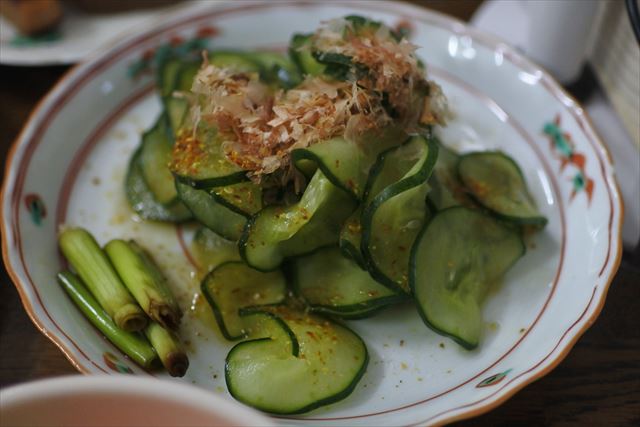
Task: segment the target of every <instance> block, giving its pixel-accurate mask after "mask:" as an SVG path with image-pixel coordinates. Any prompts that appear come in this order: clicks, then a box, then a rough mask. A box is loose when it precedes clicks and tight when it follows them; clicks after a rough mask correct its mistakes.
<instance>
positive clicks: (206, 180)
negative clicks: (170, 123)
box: [170, 123, 248, 189]
mask: <svg viewBox="0 0 640 427" xmlns="http://www.w3.org/2000/svg"><path fill="white" fill-rule="evenodd" d="M170 169H171V172H173V174H174V175H175V176H176V177H177V178H178V180H180V181H182V182H184V183H188V184H190V185H191V186H192V187H195V188H204V189H208V188H213V187H224V186H226V185H231V184H237V183H238V182H242V181H248V178H247V174H246V171H244V170H242V168H240V166H238V165H236V164H235V163H232V162H230V161H229V160H227V157H226V155H225V153H224V150H223V149H222V140H221V139H220V138H219V137H218V136H217V131H216V129H215V128H213V127H208V126H206V125H205V124H203V123H201V124H200V126H199V129H198V132H197V133H196V135H195V137H193V136H191V135H184V136H183V137H182V138H178V139H177V140H176V143H175V146H174V148H173V151H172V158H171V166H170Z"/></svg>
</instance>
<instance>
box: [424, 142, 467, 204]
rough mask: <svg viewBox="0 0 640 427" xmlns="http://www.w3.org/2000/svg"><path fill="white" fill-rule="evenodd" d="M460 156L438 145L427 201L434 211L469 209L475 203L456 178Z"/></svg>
mask: <svg viewBox="0 0 640 427" xmlns="http://www.w3.org/2000/svg"><path fill="white" fill-rule="evenodd" d="M459 159H460V156H459V155H458V154H457V153H455V152H454V151H453V150H451V149H449V148H447V147H446V146H444V145H443V144H438V160H437V161H436V164H435V166H434V167H433V174H432V175H431V178H430V179H429V185H430V186H431V191H429V196H428V198H429V201H430V203H431V205H432V206H433V207H434V208H435V209H436V210H443V209H446V208H450V207H452V206H467V207H471V206H473V205H475V203H474V202H473V201H472V200H471V199H470V198H469V196H468V195H467V193H466V190H465V188H464V187H463V186H462V183H461V182H460V179H459V178H458V161H459Z"/></svg>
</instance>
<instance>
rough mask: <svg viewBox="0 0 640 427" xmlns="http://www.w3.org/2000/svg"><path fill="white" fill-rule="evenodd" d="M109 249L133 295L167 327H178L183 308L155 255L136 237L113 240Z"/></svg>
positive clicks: (106, 247) (108, 251)
mask: <svg viewBox="0 0 640 427" xmlns="http://www.w3.org/2000/svg"><path fill="white" fill-rule="evenodd" d="M104 249H105V252H106V253H107V255H108V256H109V259H110V260H111V263H112V264H113V266H114V267H115V269H116V271H117V272H118V274H119V275H120V278H121V279H122V281H123V282H124V284H125V286H126V287H127V289H129V292H131V295H133V297H134V298H135V299H136V301H138V304H140V307H142V309H143V310H144V311H145V313H147V315H149V317H151V319H153V320H155V321H156V322H158V323H159V324H161V325H162V326H163V327H165V328H168V329H176V328H177V327H178V324H179V323H180V317H181V315H182V313H181V312H180V307H178V303H177V302H176V300H175V298H173V295H172V294H171V291H170V290H169V287H168V285H167V280H166V279H165V277H164V276H163V275H162V273H161V272H160V270H159V269H158V267H157V265H156V264H155V262H154V261H153V260H152V259H151V257H150V256H149V255H148V254H147V253H146V252H145V250H144V249H143V248H141V247H140V246H139V245H138V244H137V243H136V242H134V241H133V240H131V241H129V242H125V241H123V240H119V239H116V240H112V241H110V242H109V243H107V245H106V246H105V248H104Z"/></svg>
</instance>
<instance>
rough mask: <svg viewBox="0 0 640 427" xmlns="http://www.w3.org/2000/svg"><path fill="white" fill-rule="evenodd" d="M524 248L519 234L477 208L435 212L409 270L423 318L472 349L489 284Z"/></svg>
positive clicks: (477, 333) (439, 331)
mask: <svg viewBox="0 0 640 427" xmlns="http://www.w3.org/2000/svg"><path fill="white" fill-rule="evenodd" d="M524 252H525V246H524V243H523V241H522V238H521V236H520V234H519V233H518V232H516V231H514V230H512V229H510V228H507V227H505V226H503V225H501V224H500V223H499V222H498V221H496V220H495V219H493V218H491V217H490V216H488V215H485V214H483V213H482V212H480V211H477V210H472V209H468V208H465V207H452V208H449V209H445V210H443V211H441V212H439V213H438V214H436V215H435V217H434V218H433V219H432V220H431V221H430V222H429V224H428V225H427V226H426V227H425V228H424V230H423V231H422V232H421V234H420V236H419V237H418V239H417V241H416V244H415V245H414V247H413V250H412V254H411V266H410V269H409V271H410V280H409V281H410V284H411V289H412V291H413V295H414V297H415V299H416V302H417V306H418V311H419V312H420V315H421V317H422V319H423V320H424V322H425V323H426V324H427V326H429V327H430V328H432V329H433V330H435V331H436V332H438V333H440V334H442V335H446V336H449V337H451V338H452V339H454V340H455V341H456V342H458V343H459V344H460V345H462V346H463V347H465V348H467V349H472V348H474V347H476V346H477V345H478V343H479V341H480V336H481V333H482V325H483V322H482V313H481V303H482V301H483V299H484V297H485V296H486V293H487V290H488V289H489V286H490V285H491V284H492V283H494V282H495V281H496V280H498V279H499V278H500V277H501V276H502V275H503V274H504V273H505V272H506V271H507V270H508V269H509V267H511V265H513V263H515V262H516V261H517V260H518V259H519V258H520V257H521V256H522V255H524Z"/></svg>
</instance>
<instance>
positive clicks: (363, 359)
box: [225, 307, 369, 414]
mask: <svg viewBox="0 0 640 427" xmlns="http://www.w3.org/2000/svg"><path fill="white" fill-rule="evenodd" d="M270 312H271V313H273V314H274V315H275V316H276V317H277V318H279V319H281V320H282V321H283V322H284V323H285V324H286V326H287V327H288V329H289V330H291V332H292V333H293V335H294V336H295V337H296V338H297V342H298V345H299V354H298V355H297V356H296V355H294V354H292V352H290V351H289V350H290V349H291V347H292V345H291V344H290V343H291V338H289V337H287V335H286V331H283V332H282V333H281V334H280V337H281V338H276V337H271V338H266V339H265V338H262V339H257V340H251V341H245V342H241V343H239V344H237V345H236V346H235V347H233V348H232V349H231V351H230V352H229V354H228V355H227V360H226V364H225V378H226V381H227V388H228V389H229V392H230V393H231V395H232V396H233V397H235V398H236V399H238V400H239V401H241V402H243V403H245V404H247V405H250V406H253V407H255V408H257V409H260V410H262V411H266V412H271V413H275V414H296V413H302V412H306V411H310V410H312V409H314V408H317V407H319V406H322V405H327V404H329V403H333V402H336V401H338V400H342V399H344V398H345V397H347V396H348V395H349V394H351V392H352V391H353V390H354V388H355V386H356V385H357V383H358V381H359V380H360V378H361V377H362V375H363V374H364V372H365V370H366V367H367V364H368V361H369V356H368V353H367V348H366V346H365V344H364V342H363V341H362V340H361V339H360V337H358V336H357V335H356V334H355V333H353V332H352V331H351V330H349V329H347V328H346V327H344V326H341V325H338V324H337V323H334V322H331V321H329V320H327V319H325V318H322V317H319V316H314V315H310V314H306V313H304V311H297V310H293V309H289V308H284V307H283V308H276V309H271V310H270ZM280 341H284V343H281V342H280Z"/></svg>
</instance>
